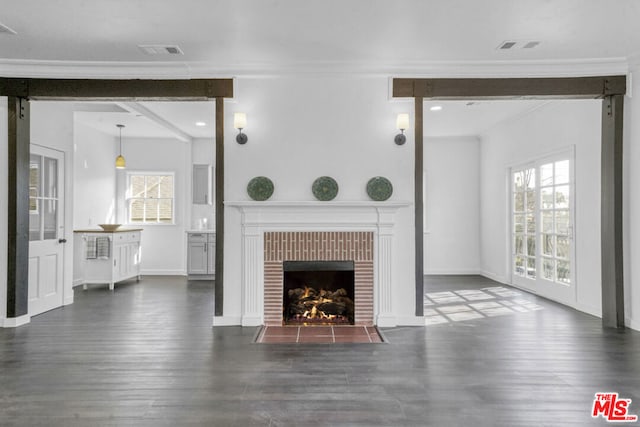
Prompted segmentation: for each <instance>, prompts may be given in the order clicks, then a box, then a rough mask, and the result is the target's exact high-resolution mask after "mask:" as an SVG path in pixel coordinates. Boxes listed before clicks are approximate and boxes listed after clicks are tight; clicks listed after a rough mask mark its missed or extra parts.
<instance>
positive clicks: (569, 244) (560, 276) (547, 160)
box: [511, 149, 575, 303]
mask: <svg viewBox="0 0 640 427" xmlns="http://www.w3.org/2000/svg"><path fill="white" fill-rule="evenodd" d="M573 159H574V153H573V149H571V150H566V151H562V152H558V153H555V154H551V155H549V156H546V157H544V158H541V159H538V160H536V161H533V162H531V163H530V164H528V165H523V166H521V167H518V168H512V169H511V239H512V240H511V248H512V252H511V257H512V258H511V263H512V264H511V266H512V281H513V283H514V284H515V285H518V286H522V287H523V288H525V289H528V290H532V291H533V292H536V293H538V294H540V295H543V296H546V297H548V298H551V299H554V300H556V301H561V302H566V303H571V302H572V301H574V300H575V274H574V271H573V270H574V266H575V258H574V257H575V245H574V235H573V234H574V233H573V223H574V199H575V191H574V185H575V179H574V174H573V169H574V167H573Z"/></svg>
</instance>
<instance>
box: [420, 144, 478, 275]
mask: <svg viewBox="0 0 640 427" xmlns="http://www.w3.org/2000/svg"><path fill="white" fill-rule="evenodd" d="M424 169H425V206H424V209H425V228H424V229H425V236H424V273H425V274H479V273H480V271H481V268H480V196H479V193H480V141H479V140H478V138H476V137H464V136H462V137H447V138H427V139H425V146H424Z"/></svg>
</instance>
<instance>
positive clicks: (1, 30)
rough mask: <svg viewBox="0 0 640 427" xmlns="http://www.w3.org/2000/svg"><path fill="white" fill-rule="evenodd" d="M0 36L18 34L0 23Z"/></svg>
mask: <svg viewBox="0 0 640 427" xmlns="http://www.w3.org/2000/svg"><path fill="white" fill-rule="evenodd" d="M0 34H18V33H17V32H16V31H15V30H12V29H11V28H9V27H7V26H6V25H4V24H3V23H2V22H0Z"/></svg>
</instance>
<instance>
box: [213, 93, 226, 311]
mask: <svg viewBox="0 0 640 427" xmlns="http://www.w3.org/2000/svg"><path fill="white" fill-rule="evenodd" d="M215 191H216V282H215V283H216V284H215V286H216V288H215V297H214V298H215V308H214V314H215V315H216V316H222V315H223V307H224V286H223V283H224V279H223V278H224V99H222V98H216V190H215Z"/></svg>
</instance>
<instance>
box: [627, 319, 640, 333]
mask: <svg viewBox="0 0 640 427" xmlns="http://www.w3.org/2000/svg"><path fill="white" fill-rule="evenodd" d="M624 324H625V325H626V326H627V328H629V329H633V330H634V331H640V322H637V321H635V320H634V319H632V318H631V317H626V318H625V319H624Z"/></svg>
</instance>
